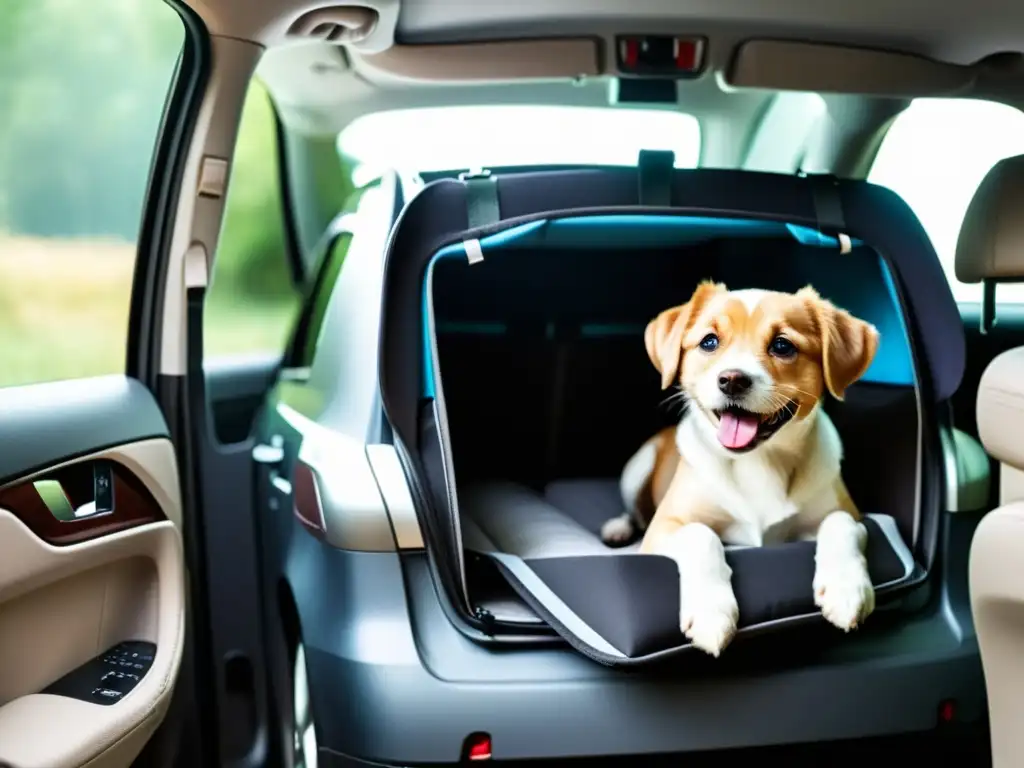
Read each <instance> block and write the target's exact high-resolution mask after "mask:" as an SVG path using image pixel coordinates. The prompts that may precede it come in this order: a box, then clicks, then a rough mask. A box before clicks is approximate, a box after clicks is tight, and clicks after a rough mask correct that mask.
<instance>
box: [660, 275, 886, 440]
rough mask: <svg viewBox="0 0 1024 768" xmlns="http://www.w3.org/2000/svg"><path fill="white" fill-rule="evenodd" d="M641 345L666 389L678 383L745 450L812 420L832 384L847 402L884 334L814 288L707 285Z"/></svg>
mask: <svg viewBox="0 0 1024 768" xmlns="http://www.w3.org/2000/svg"><path fill="white" fill-rule="evenodd" d="M644 341H645V343H646V345H647V354H648V355H649V356H650V358H651V362H653V363H654V366H655V367H656V368H657V369H658V370H659V371H660V372H661V384H662V389H665V388H667V387H668V386H670V385H671V384H673V383H674V382H676V381H677V380H678V382H679V383H680V385H681V386H682V389H683V392H684V393H685V394H686V397H687V399H688V400H689V402H690V403H691V405H692V406H693V407H695V410H697V411H699V413H700V414H701V416H702V417H703V418H705V419H707V420H708V422H709V423H710V425H711V426H712V427H713V428H714V429H715V431H716V434H717V437H718V441H719V442H720V443H721V444H722V446H723V447H724V448H725V449H727V450H728V451H731V452H734V453H742V452H746V451H751V450H754V449H755V448H757V447H758V446H760V445H762V444H764V443H765V442H766V441H768V440H769V439H771V438H772V437H773V436H774V435H775V434H777V433H778V432H780V431H781V430H783V429H784V428H785V427H786V426H787V425H788V424H790V423H791V422H799V421H801V420H803V419H806V418H807V416H809V415H810V414H811V413H813V411H814V409H815V407H816V406H817V404H818V402H819V401H820V399H821V397H822V396H823V394H824V392H825V390H826V389H828V391H829V392H831V393H832V395H833V396H834V397H836V398H837V399H839V400H842V399H843V394H844V392H845V391H846V389H847V387H849V386H850V385H851V384H853V383H854V382H855V381H856V380H857V379H859V378H860V377H861V376H863V375H864V372H865V371H866V370H867V369H868V367H869V366H870V365H871V361H872V360H873V359H874V356H875V352H876V351H877V349H878V331H877V330H876V329H875V328H874V326H872V325H870V324H868V323H866V322H864V321H863V320H859V319H857V318H855V317H853V316H852V315H850V314H849V313H848V312H845V311H844V310H841V309H839V308H837V307H835V306H833V305H832V304H830V303H829V302H827V301H825V300H824V299H822V298H821V297H820V296H819V295H818V294H817V292H815V291H814V289H813V288H810V287H808V288H804V289H802V290H800V291H798V292H797V293H795V294H790V293H776V292H772V291H761V290H754V289H749V290H741V291H729V290H728V289H727V288H726V287H725V286H724V285H722V284H720V283H710V282H704V283H701V284H700V285H699V286H697V289H696V291H694V294H693V296H692V297H691V299H690V301H688V302H687V303H686V304H683V305H681V306H678V307H673V308H672V309H667V310H665V311H664V312H662V313H661V314H660V315H658V317H656V318H655V319H654V320H652V321H651V322H650V323H649V324H648V326H647V331H646V333H645V335H644Z"/></svg>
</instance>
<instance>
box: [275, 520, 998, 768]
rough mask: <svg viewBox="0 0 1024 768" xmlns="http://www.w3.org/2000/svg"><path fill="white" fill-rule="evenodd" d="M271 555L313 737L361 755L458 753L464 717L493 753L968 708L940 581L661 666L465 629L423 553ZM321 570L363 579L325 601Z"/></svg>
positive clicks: (719, 738) (975, 670) (978, 700)
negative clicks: (621, 665)
mask: <svg viewBox="0 0 1024 768" xmlns="http://www.w3.org/2000/svg"><path fill="white" fill-rule="evenodd" d="M285 567H286V572H287V578H288V580H289V582H290V583H291V586H292V590H293V594H294V595H295V597H296V601H297V607H298V612H299V617H300V623H301V626H302V631H303V640H304V643H305V647H306V652H307V663H308V665H309V677H310V680H311V681H314V682H315V681H319V684H314V685H312V690H311V694H312V702H311V704H312V706H313V708H314V712H315V713H316V721H317V726H318V728H317V730H318V741H319V745H320V746H321V747H322V748H324V749H327V750H331V751H333V752H337V753H340V754H342V755H349V756H353V757H355V758H358V759H361V760H367V761H372V762H379V763H387V764H399V765H401V764H419V763H429V762H450V763H458V761H459V758H460V749H461V746H462V741H463V739H464V738H465V736H466V734H467V733H469V732H471V731H475V730H483V731H487V732H489V733H491V735H492V736H493V738H494V750H495V751H494V758H495V759H496V760H508V759H527V758H539V757H547V758H561V757H574V756H587V755H596V754H604V755H609V756H614V755H639V754H645V753H646V754H649V753H663V752H679V751H697V750H705V749H722V748H726V747H742V746H758V745H766V744H773V743H797V742H802V741H809V740H831V739H843V738H859V737H865V736H872V735H883V734H896V733H909V732H913V731H920V730H927V729H930V728H932V727H934V726H935V724H936V707H937V706H938V703H939V702H940V701H942V700H944V699H946V698H955V699H956V700H957V701H958V704H959V712H960V715H961V717H962V718H964V719H967V720H975V719H977V718H979V717H980V715H981V712H982V707H983V701H984V685H983V678H982V674H981V667H980V661H979V658H978V653H977V644H976V641H975V639H974V635H973V631H972V629H971V626H970V617H969V612H968V613H965V611H966V610H967V609H966V606H965V605H951V604H950V601H949V598H948V594H949V593H946V594H945V596H944V598H943V600H941V601H933V603H932V604H931V605H930V606H929V607H928V608H926V609H924V610H922V611H921V612H920V613H919V614H917V615H914V616H910V617H905V618H902V619H901V620H900V621H899V622H898V623H895V624H893V623H883V622H876V625H875V626H874V627H873V628H870V629H865V630H864V631H861V632H858V633H856V634H852V635H844V636H841V637H838V638H837V637H835V636H834V635H833V634H832V633H822V634H821V635H820V638H821V639H820V640H818V639H816V638H817V637H819V636H816V635H815V634H814V633H810V634H809V635H805V636H803V637H802V638H801V643H800V646H799V648H804V649H813V650H807V652H806V653H805V654H803V655H802V656H801V657H800V658H799V659H797V661H795V662H793V661H791V662H790V664H789V666H785V665H784V664H782V663H780V662H778V661H777V660H776V659H775V658H774V657H773V656H771V655H767V656H766V654H765V653H764V652H763V646H761V645H760V644H758V645H757V647H756V648H754V649H753V652H752V653H745V651H747V649H741V648H740V646H737V647H736V648H735V649H733V650H734V651H736V653H733V654H732V655H731V657H730V658H729V659H725V658H724V657H723V659H721V660H718V661H717V662H713V663H708V661H707V660H704V659H701V658H696V657H695V658H693V659H692V662H691V663H688V664H687V663H680V664H677V665H674V666H673V667H672V669H671V678H669V677H667V675H668V674H669V672H668V671H667V670H665V669H661V670H659V671H658V672H657V673H655V674H651V675H648V674H645V673H643V672H640V671H637V672H632V673H625V672H622V671H617V670H614V669H608V668H606V667H603V666H601V665H598V664H594V663H593V662H590V661H588V660H586V659H584V658H583V657H582V656H580V655H579V654H577V653H575V652H574V651H572V650H571V649H569V648H568V647H567V646H565V645H564V644H560V643H559V644H553V645H545V646H535V647H531V648H529V649H522V650H516V651H503V652H501V653H495V652H493V651H489V650H488V649H487V648H485V647H483V646H481V645H479V644H476V643H473V642H471V641H470V640H468V639H467V638H466V637H465V636H464V635H462V634H460V633H459V632H458V631H457V630H456V629H455V628H454V627H453V626H452V625H451V623H450V621H449V620H448V618H447V617H446V616H445V614H444V613H443V610H442V608H441V606H440V605H439V603H438V599H437V595H436V593H435V591H434V587H433V584H432V583H431V578H430V574H429V566H428V563H427V561H426V557H425V555H423V554H409V555H404V556H401V557H400V556H399V555H398V554H397V553H358V552H344V551H339V550H336V549H332V548H330V547H328V546H326V545H324V544H323V543H321V542H318V541H317V540H316V539H314V538H313V537H311V536H305V535H302V536H298V535H297V536H294V537H293V538H292V541H291V547H290V551H289V553H288V560H287V564H286V566H285ZM325 584H348V585H362V586H360V588H358V589H348V590H346V597H345V599H344V600H338V599H336V597H335V596H334V594H335V593H334V592H333V591H332V590H328V589H325V588H324V585H325ZM944 592H945V591H944ZM958 602H961V601H960V600H958ZM819 643H820V644H819ZM780 647H784V646H780ZM795 648H796V646H793V644H790V645H789V649H790V655H791V656H793V655H794V652H793V651H794V649H795ZM754 657H758V658H754ZM687 661H691V660H687ZM467 683H471V684H469V685H467ZM826 690H827V691H833V692H835V693H836V695H833V696H826V697H822V695H821V692H822V691H826ZM841 692H846V693H843V694H842V695H840V693H841ZM424 701H429V702H431V711H432V715H431V717H429V718H424V717H423V711H422V702H424ZM545 702H557V704H555V705H553V706H554V707H555V709H553V708H552V707H551V706H545V705H544V703H545ZM611 702H618V703H619V704H620V706H611V705H610V703H611ZM567 712H569V713H572V717H569V718H566V717H564V714H565V713H567ZM793 712H801V713H802V716H801V717H799V718H794V717H793V716H792V713H793ZM559 714H560V715H563V716H562V717H558V715H559ZM385 715H386V716H385ZM737 723H741V724H742V725H743V727H742V728H737V727H736V724H737Z"/></svg>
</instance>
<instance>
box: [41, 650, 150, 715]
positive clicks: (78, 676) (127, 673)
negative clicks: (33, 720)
mask: <svg viewBox="0 0 1024 768" xmlns="http://www.w3.org/2000/svg"><path fill="white" fill-rule="evenodd" d="M155 655H156V646H155V645H154V644H153V643H149V642H145V641H142V640H130V641H127V642H124V643H118V644H117V645H115V646H114V647H113V648H110V649H109V650H107V651H106V652H105V653H102V654H100V655H99V656H96V657H95V658H93V659H91V660H90V661H88V662H86V663H85V664H83V665H82V666H81V667H79V668H78V669H76V670H73V671H72V672H69V673H68V674H66V675H64V677H62V678H61V679H60V680H58V681H57V682H55V683H54V684H53V685H51V686H49V687H48V688H47V689H46V690H44V691H43V693H50V694H53V695H55V696H67V697H68V698H72V699H79V700H81V701H89V702H92V703H93V704H99V705H101V706H111V705H113V704H116V703H117V702H119V701H120V700H121V699H123V698H124V697H125V696H127V695H128V694H129V693H131V691H132V689H134V688H135V686H136V685H138V684H139V682H141V680H142V678H143V677H145V676H146V673H147V672H149V668H150V667H151V666H153V657H154V656H155Z"/></svg>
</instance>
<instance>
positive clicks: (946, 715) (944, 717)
mask: <svg viewBox="0 0 1024 768" xmlns="http://www.w3.org/2000/svg"><path fill="white" fill-rule="evenodd" d="M955 719H956V702H954V701H952V700H950V699H947V700H946V701H944V702H942V703H941V704H939V722H940V723H952V722H953V721H954V720H955Z"/></svg>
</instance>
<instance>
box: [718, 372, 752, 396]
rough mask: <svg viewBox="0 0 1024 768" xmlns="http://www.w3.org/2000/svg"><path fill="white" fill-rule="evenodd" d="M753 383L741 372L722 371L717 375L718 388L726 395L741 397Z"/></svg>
mask: <svg viewBox="0 0 1024 768" xmlns="http://www.w3.org/2000/svg"><path fill="white" fill-rule="evenodd" d="M753 383H754V382H753V381H751V380H750V377H749V376H747V374H745V373H744V372H743V371H722V373H720V374H719V375H718V388H719V389H720V390H722V392H724V393H725V394H727V395H730V396H735V395H742V394H743V393H744V392H746V391H747V390H748V389H750V385H751V384H753Z"/></svg>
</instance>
